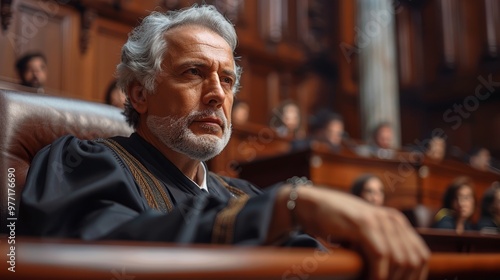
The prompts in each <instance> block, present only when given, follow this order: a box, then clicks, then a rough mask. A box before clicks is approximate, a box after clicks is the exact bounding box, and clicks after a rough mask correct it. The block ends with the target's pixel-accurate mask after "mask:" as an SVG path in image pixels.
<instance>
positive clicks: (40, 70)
mask: <svg viewBox="0 0 500 280" xmlns="http://www.w3.org/2000/svg"><path fill="white" fill-rule="evenodd" d="M16 70H17V74H18V75H19V79H21V85H23V86H27V87H33V88H37V89H39V91H38V92H43V91H44V90H43V88H44V86H45V84H46V82H47V77H48V69H47V59H46V58H45V55H43V54H42V53H40V52H35V53H27V54H25V55H23V56H22V57H20V58H19V59H18V60H17V62H16Z"/></svg>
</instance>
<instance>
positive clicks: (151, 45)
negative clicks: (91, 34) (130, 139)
mask: <svg viewBox="0 0 500 280" xmlns="http://www.w3.org/2000/svg"><path fill="white" fill-rule="evenodd" d="M185 25H198V26H203V27H206V28H208V29H210V30H212V31H214V32H215V33H217V34H218V35H220V36H221V37H222V38H224V40H225V41H226V42H227V43H228V44H229V46H230V47H231V49H232V50H233V53H234V51H235V49H236V45H237V40H238V39H237V36H236V31H235V29H234V27H233V25H232V24H231V22H229V21H228V20H227V19H226V18H225V17H224V16H223V15H222V14H221V13H219V12H218V11H217V9H216V8H215V7H214V6H210V5H201V6H198V5H194V6H192V7H190V8H187V9H184V10H179V11H169V12H167V13H160V12H152V13H151V14H150V15H149V16H147V17H145V18H144V19H143V20H142V23H141V24H140V25H139V26H137V27H136V28H135V29H134V30H133V31H132V33H131V34H130V35H129V38H128V41H127V42H126V43H125V45H123V48H122V56H121V62H120V64H118V66H117V79H118V81H117V85H118V87H120V88H121V89H122V90H123V91H124V92H125V93H126V94H127V96H128V95H129V92H128V86H129V85H130V84H131V83H132V82H134V81H137V82H139V83H140V84H141V85H142V86H143V87H144V89H145V90H146V91H147V92H148V93H153V92H154V90H155V86H156V84H155V81H156V78H157V75H158V74H160V73H161V71H162V62H163V58H164V54H165V52H166V51H167V42H166V41H165V38H164V34H165V32H167V31H168V30H170V29H173V28H175V27H179V26H185ZM234 65H235V72H236V81H235V83H234V86H233V92H234V93H235V94H236V93H237V91H238V90H239V81H240V76H241V68H240V67H239V66H238V65H237V64H236V61H235V63H234ZM123 114H124V115H125V117H126V119H127V122H128V123H129V125H130V126H132V127H134V128H137V126H138V125H139V113H138V112H137V111H136V110H135V109H134V107H133V106H132V104H131V103H130V99H129V98H127V102H126V104H125V111H124V113H123Z"/></svg>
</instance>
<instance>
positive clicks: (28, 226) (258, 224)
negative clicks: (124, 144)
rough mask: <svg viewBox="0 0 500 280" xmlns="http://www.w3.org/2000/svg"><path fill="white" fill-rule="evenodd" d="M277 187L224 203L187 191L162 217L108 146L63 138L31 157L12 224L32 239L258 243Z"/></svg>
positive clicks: (260, 240)
mask: <svg viewBox="0 0 500 280" xmlns="http://www.w3.org/2000/svg"><path fill="white" fill-rule="evenodd" d="M277 189H278V188H277V187H275V188H271V190H269V191H267V192H265V193H262V194H260V195H258V196H254V197H243V198H237V199H232V200H230V201H229V202H225V201H223V200H221V199H219V198H217V197H214V196H210V195H209V194H204V195H200V196H195V197H192V198H190V199H186V200H185V201H178V202H176V205H175V207H174V209H173V211H171V212H170V213H166V214H165V213H161V212H160V211H157V210H154V209H151V208H150V207H149V206H148V205H147V202H146V200H145V199H144V196H143V194H142V192H141V190H140V188H139V187H138V186H137V184H136V183H135V181H134V179H133V176H132V175H131V174H130V171H129V170H128V168H127V167H126V166H124V165H123V164H122V163H121V161H120V160H118V159H117V158H116V155H115V154H114V153H113V152H111V151H110V150H109V149H108V148H106V147H105V146H103V145H102V144H99V143H96V142H93V141H86V140H79V139H77V138H75V137H73V136H65V137H63V138H60V139H58V140H57V141H56V142H54V143H53V144H52V145H50V146H48V147H46V148H44V149H43V150H41V151H40V152H39V153H38V154H37V156H36V157H35V158H34V160H33V162H32V164H31V168H30V170H29V173H28V177H27V180H26V185H25V187H24V190H23V194H22V199H21V205H20V212H19V218H18V221H19V223H20V232H21V234H23V235H32V236H44V237H65V238H80V239H84V240H98V239H129V240H148V241H166V242H180V243H231V244H250V245H260V244H263V243H264V241H265V239H266V235H267V232H268V228H269V224H270V219H271V216H272V211H273V205H274V200H275V195H276V192H277Z"/></svg>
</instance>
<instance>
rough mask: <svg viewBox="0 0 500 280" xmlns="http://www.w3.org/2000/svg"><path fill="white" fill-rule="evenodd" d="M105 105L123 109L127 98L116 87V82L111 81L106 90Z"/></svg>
mask: <svg viewBox="0 0 500 280" xmlns="http://www.w3.org/2000/svg"><path fill="white" fill-rule="evenodd" d="M105 97H106V100H105V101H106V104H108V105H112V106H115V107H118V108H120V109H125V102H126V101H127V97H126V96H125V93H124V92H123V91H122V90H121V88H119V87H118V86H117V85H116V80H114V81H112V82H111V83H110V84H109V86H108V89H107V90H106V96H105Z"/></svg>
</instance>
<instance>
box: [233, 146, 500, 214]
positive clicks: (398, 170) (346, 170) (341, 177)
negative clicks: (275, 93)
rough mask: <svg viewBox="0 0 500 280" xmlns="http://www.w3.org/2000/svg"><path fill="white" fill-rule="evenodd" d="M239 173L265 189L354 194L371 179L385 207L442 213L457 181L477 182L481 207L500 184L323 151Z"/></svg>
mask: <svg viewBox="0 0 500 280" xmlns="http://www.w3.org/2000/svg"><path fill="white" fill-rule="evenodd" d="M239 170H240V173H239V177H240V178H242V179H246V180H248V181H250V182H253V183H255V184H257V185H258V186H261V187H267V186H269V185H271V184H273V183H276V182H278V181H283V180H286V179H287V178H290V177H292V176H307V177H309V178H310V179H311V180H312V181H313V182H314V183H315V184H316V185H319V186H325V187H329V188H334V189H339V190H343V191H350V188H351V185H352V183H353V181H354V180H355V179H356V178H357V177H358V176H360V175H362V174H363V173H372V174H374V175H377V176H379V177H380V178H381V179H382V181H383V182H384V184H385V186H386V205H387V206H390V207H395V208H397V209H400V210H407V209H412V208H414V207H415V206H417V205H420V204H421V205H425V206H426V207H428V208H429V209H430V210H431V211H434V210H438V209H439V208H440V207H441V203H442V197H443V194H444V192H445V190H446V188H447V187H448V185H449V184H450V183H451V182H452V181H453V179H455V178H456V177H458V176H469V177H471V178H472V179H473V180H474V182H475V192H476V197H477V199H478V203H477V204H478V205H479V201H480V199H481V197H482V196H483V193H484V191H485V190H486V189H487V188H488V187H489V186H490V185H491V183H492V182H494V181H500V175H498V174H495V173H491V172H482V171H478V170H475V169H472V168H471V167H470V166H468V165H466V164H463V163H460V162H455V161H443V162H440V163H436V162H432V161H427V160H424V161H423V162H421V160H420V158H419V157H416V156H412V154H405V153H400V154H398V155H397V156H396V158H395V159H378V158H365V157H358V156H356V155H353V154H348V153H344V154H334V153H332V152H330V151H329V150H326V149H322V148H321V147H315V148H313V149H311V150H306V151H301V152H294V153H286V154H281V155H278V156H274V157H268V158H263V159H258V160H255V161H253V162H243V163H241V164H240V166H239ZM478 212H479V211H476V216H475V219H476V220H477V216H478Z"/></svg>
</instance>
